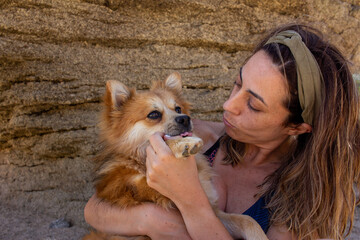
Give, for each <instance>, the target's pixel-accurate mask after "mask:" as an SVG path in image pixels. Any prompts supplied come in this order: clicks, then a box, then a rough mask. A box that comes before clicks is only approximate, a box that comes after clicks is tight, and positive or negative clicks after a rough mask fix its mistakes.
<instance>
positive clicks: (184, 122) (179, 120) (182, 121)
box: [175, 115, 190, 127]
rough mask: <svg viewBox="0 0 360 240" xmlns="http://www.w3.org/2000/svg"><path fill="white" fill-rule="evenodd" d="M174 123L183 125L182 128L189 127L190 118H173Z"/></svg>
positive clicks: (184, 116)
mask: <svg viewBox="0 0 360 240" xmlns="http://www.w3.org/2000/svg"><path fill="white" fill-rule="evenodd" d="M175 122H177V123H179V124H181V125H183V126H184V127H189V125H190V117H189V116H187V115H182V116H178V117H176V118H175Z"/></svg>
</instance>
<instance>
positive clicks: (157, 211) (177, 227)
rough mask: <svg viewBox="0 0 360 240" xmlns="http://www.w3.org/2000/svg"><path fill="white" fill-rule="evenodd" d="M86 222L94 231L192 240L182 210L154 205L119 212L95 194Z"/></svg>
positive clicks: (87, 210)
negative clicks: (166, 208) (181, 213)
mask: <svg viewBox="0 0 360 240" xmlns="http://www.w3.org/2000/svg"><path fill="white" fill-rule="evenodd" d="M84 215H85V220H86V222H88V223H89V224H90V225H91V226H93V227H94V228H95V229H97V230H98V231H100V232H104V233H107V234H112V235H127V236H137V235H147V236H149V237H151V238H152V239H163V240H166V239H182V240H190V236H189V234H188V232H187V231H186V227H185V224H184V221H183V218H182V217H181V215H180V213H179V211H177V210H175V209H169V210H165V209H164V208H162V207H160V206H157V205H155V204H153V203H142V204H140V205H137V206H132V207H127V208H125V209H120V208H118V207H116V206H111V205H110V204H108V203H106V202H103V201H100V200H99V199H97V198H96V196H95V195H94V196H93V197H91V199H90V200H89V202H88V203H87V205H86V207H85V210H84Z"/></svg>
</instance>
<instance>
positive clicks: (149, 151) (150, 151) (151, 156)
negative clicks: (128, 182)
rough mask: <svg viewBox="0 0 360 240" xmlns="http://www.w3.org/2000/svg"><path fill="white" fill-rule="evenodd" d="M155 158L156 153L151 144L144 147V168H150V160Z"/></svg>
mask: <svg viewBox="0 0 360 240" xmlns="http://www.w3.org/2000/svg"><path fill="white" fill-rule="evenodd" d="M154 159H156V153H155V151H154V149H153V148H152V146H151V145H149V146H147V148H146V161H145V164H146V169H151V165H152V161H153V160H154Z"/></svg>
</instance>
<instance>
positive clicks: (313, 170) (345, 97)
mask: <svg viewBox="0 0 360 240" xmlns="http://www.w3.org/2000/svg"><path fill="white" fill-rule="evenodd" d="M284 30H294V31H296V32H298V33H299V34H300V35H301V37H302V39H303V41H304V43H305V44H306V45H307V47H308V48H309V50H310V51H311V52H312V54H313V55H314V57H315V59H316V60H317V62H318V64H319V66H320V69H321V72H322V74H323V77H324V89H323V99H322V102H323V104H322V106H321V109H320V113H319V115H318V116H317V117H316V119H315V120H314V124H313V126H312V127H313V131H312V132H311V133H305V134H301V135H299V136H298V137H297V139H296V141H294V143H293V145H292V147H291V148H290V151H289V154H288V155H287V156H284V159H282V164H281V166H280V167H279V168H278V169H277V170H276V171H275V172H274V173H273V174H272V175H271V176H268V178H267V179H266V180H265V182H264V183H263V185H262V187H266V194H265V195H266V197H267V202H268V204H267V207H268V208H269V209H270V211H271V216H272V217H271V224H274V225H284V224H285V225H287V227H288V228H289V230H290V231H293V232H294V233H295V234H296V235H297V236H298V238H299V239H315V238H332V239H343V238H344V236H347V235H348V234H349V232H350V231H351V228H352V225H353V218H354V212H355V206H356V205H357V204H359V200H357V199H356V191H358V190H359V189H360V182H359V177H360V123H359V109H360V103H359V96H358V92H357V89H356V84H355V82H354V80H353V78H352V75H351V73H350V70H349V68H348V65H347V61H346V60H345V58H344V57H343V56H342V54H341V53H340V52H339V51H338V50H337V49H336V48H335V47H334V46H332V45H331V44H329V43H328V42H326V41H324V40H323V38H322V36H321V34H320V33H319V32H317V31H316V30H315V29H313V28H310V27H307V26H303V25H297V24H295V25H287V26H283V27H280V28H278V29H276V30H275V31H273V32H271V33H270V34H269V35H268V36H267V37H265V38H264V40H263V41H262V42H261V43H260V44H259V45H258V46H257V47H256V49H255V51H254V52H257V51H259V50H264V51H265V52H266V53H267V54H268V55H269V56H270V57H271V58H272V60H273V62H274V63H275V64H277V65H278V66H279V70H280V72H282V73H284V75H285V77H286V79H287V82H288V88H289V92H290V94H289V97H288V99H287V100H288V101H287V102H286V103H284V104H285V106H286V107H287V108H288V109H289V111H290V115H289V118H288V120H287V121H286V122H285V123H284V125H287V124H289V123H293V124H300V123H302V122H303V119H302V117H301V107H300V104H299V100H298V97H297V76H296V63H295V60H294V59H293V56H292V55H291V52H290V50H289V49H288V48H287V47H286V46H284V45H281V44H277V43H272V44H267V45H265V43H266V42H267V40H268V39H269V38H270V37H271V36H273V35H274V34H276V33H278V32H281V31H284ZM222 146H223V147H224V148H225V152H226V154H227V156H226V157H225V159H224V163H225V164H232V165H236V164H241V159H242V158H243V157H244V156H245V155H246V144H244V143H240V142H237V141H235V140H233V139H231V138H230V137H229V136H224V137H223V139H222ZM347 230H348V231H347Z"/></svg>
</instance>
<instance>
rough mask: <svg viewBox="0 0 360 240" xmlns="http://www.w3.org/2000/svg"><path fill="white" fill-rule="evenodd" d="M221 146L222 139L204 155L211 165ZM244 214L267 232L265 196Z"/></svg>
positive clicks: (268, 217)
mask: <svg viewBox="0 0 360 240" xmlns="http://www.w3.org/2000/svg"><path fill="white" fill-rule="evenodd" d="M219 147H220V139H219V140H217V141H216V143H215V144H214V145H213V146H212V147H211V148H209V149H208V150H207V151H206V152H205V153H204V155H205V156H207V158H208V162H209V164H210V166H213V164H214V159H215V155H216V153H217V151H218V149H219ZM243 214H245V215H248V216H250V217H252V218H253V219H254V220H255V221H256V222H257V223H258V224H259V225H260V226H261V228H262V229H263V231H264V232H265V233H266V232H267V231H268V229H269V224H270V212H269V209H267V208H266V202H265V197H260V198H259V200H257V201H256V202H255V203H254V204H253V205H252V206H251V207H250V208H248V209H247V210H246V211H245V212H243Z"/></svg>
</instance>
